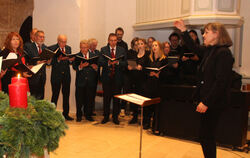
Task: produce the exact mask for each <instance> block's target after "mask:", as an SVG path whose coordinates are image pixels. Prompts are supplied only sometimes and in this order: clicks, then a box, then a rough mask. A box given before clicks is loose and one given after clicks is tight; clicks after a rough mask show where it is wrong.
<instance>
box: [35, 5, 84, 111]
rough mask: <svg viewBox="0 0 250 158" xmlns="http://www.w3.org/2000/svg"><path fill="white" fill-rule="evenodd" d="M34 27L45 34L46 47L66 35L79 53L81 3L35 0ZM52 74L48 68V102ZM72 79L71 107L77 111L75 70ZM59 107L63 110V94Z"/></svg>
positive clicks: (46, 94)
mask: <svg viewBox="0 0 250 158" xmlns="http://www.w3.org/2000/svg"><path fill="white" fill-rule="evenodd" d="M48 4H49V5H48ZM33 27H35V28H38V29H41V30H43V31H44V32H45V44H46V45H48V46H49V45H52V44H56V43H57V36H58V34H66V35H67V37H68V45H70V46H71V47H72V52H73V53H75V52H77V51H79V41H80V3H79V2H78V1H76V0H53V1H51V0H35V1H34V12H33ZM50 73H51V68H50V67H48V68H47V80H46V87H45V91H46V92H45V98H46V99H48V100H51V96H52V91H51V85H50ZM71 77H72V78H71V94H70V106H71V107H72V108H71V110H73V111H75V95H74V92H75V86H74V85H75V71H74V70H73V69H71ZM58 106H59V107H58V108H60V109H61V106H62V98H61V94H60V98H59V100H58Z"/></svg>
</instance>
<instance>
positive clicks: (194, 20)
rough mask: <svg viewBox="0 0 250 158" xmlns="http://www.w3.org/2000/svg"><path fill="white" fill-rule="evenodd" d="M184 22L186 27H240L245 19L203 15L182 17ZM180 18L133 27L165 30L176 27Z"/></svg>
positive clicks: (139, 24)
mask: <svg viewBox="0 0 250 158" xmlns="http://www.w3.org/2000/svg"><path fill="white" fill-rule="evenodd" d="M180 18H182V19H183V20H184V22H185V24H186V25H192V26H197V27H199V26H203V25H205V24H207V23H209V22H220V23H223V24H225V25H226V26H227V27H240V26H241V25H242V24H243V23H244V19H243V17H241V16H227V15H206V16H205V15H203V16H195V15H192V16H186V17H180ZM180 18H173V19H167V20H159V21H151V22H144V23H137V24H135V25H134V26H133V27H134V29H135V30H137V31H139V30H154V29H165V28H171V27H174V25H173V23H174V21H176V20H178V19H180Z"/></svg>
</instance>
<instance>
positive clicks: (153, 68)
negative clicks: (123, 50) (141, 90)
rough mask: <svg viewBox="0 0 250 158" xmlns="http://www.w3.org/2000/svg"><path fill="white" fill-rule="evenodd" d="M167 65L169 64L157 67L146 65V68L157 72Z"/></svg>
mask: <svg viewBox="0 0 250 158" xmlns="http://www.w3.org/2000/svg"><path fill="white" fill-rule="evenodd" d="M167 66H168V64H166V65H164V66H162V67H159V68H157V67H145V69H146V70H150V71H156V72H158V71H161V70H163V69H164V68H166V67H167Z"/></svg>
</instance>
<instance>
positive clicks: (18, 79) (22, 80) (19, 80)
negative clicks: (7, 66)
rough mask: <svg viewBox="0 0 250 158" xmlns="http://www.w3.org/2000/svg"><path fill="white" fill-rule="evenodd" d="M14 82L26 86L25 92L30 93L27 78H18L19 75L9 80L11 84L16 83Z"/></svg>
mask: <svg viewBox="0 0 250 158" xmlns="http://www.w3.org/2000/svg"><path fill="white" fill-rule="evenodd" d="M16 82H21V83H24V84H27V91H28V92H29V91H30V88H29V82H28V80H27V78H24V77H20V74H18V75H17V77H12V78H11V83H16Z"/></svg>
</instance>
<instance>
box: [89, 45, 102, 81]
mask: <svg viewBox="0 0 250 158" xmlns="http://www.w3.org/2000/svg"><path fill="white" fill-rule="evenodd" d="M89 52H91V51H90V50H89ZM92 53H94V54H95V55H97V56H99V57H100V55H101V52H100V51H99V50H97V49H96V50H95V51H94V52H92ZM97 66H98V70H97V80H96V84H97V82H98V81H100V78H101V74H100V72H101V70H100V66H99V64H98V65H97Z"/></svg>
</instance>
